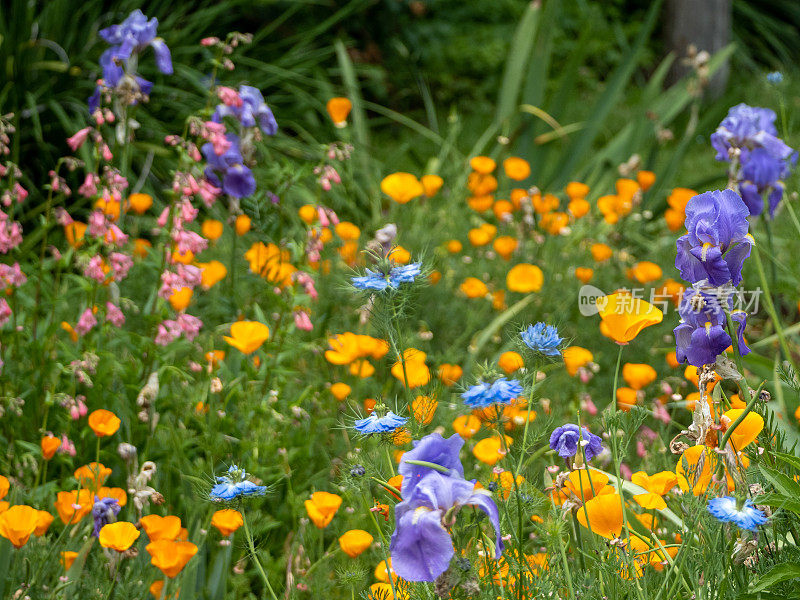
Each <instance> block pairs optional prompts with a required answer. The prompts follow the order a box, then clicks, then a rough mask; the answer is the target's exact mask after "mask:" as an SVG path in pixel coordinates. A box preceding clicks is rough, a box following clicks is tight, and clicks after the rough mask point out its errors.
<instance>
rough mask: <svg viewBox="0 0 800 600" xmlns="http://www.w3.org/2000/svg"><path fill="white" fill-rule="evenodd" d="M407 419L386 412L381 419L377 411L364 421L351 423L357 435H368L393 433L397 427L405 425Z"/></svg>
mask: <svg viewBox="0 0 800 600" xmlns="http://www.w3.org/2000/svg"><path fill="white" fill-rule="evenodd" d="M407 420H408V419H406V418H405V417H401V416H400V415H396V414H394V413H393V412H392V411H389V412H387V413H386V414H385V415H383V416H382V417H381V416H379V415H378V412H377V411H374V410H373V411H372V413H371V414H370V415H369V416H368V417H367V418H366V419H359V420H358V421H356V422H355V423H353V427H354V428H355V430H356V431H358V433H361V434H363V435H369V434H370V433H387V432H390V431H394V430H395V429H397V428H398V427H402V426H403V425H405V422H406V421H407Z"/></svg>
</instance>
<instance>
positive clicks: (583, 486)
mask: <svg viewBox="0 0 800 600" xmlns="http://www.w3.org/2000/svg"><path fill="white" fill-rule="evenodd" d="M606 485H608V475H606V474H605V473H603V472H602V471H597V470H595V469H588V472H587V469H586V468H583V469H575V470H574V471H571V472H570V474H569V476H568V477H567V480H566V481H565V482H564V491H566V492H569V493H571V494H572V495H573V496H575V498H578V499H579V500H581V501H582V502H586V501H587V500H591V499H592V498H594V497H595V496H599V495H600V494H602V493H603V489H604V488H605V487H606ZM612 491H613V490H612Z"/></svg>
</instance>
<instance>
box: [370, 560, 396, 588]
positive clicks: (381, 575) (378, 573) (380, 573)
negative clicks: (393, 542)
mask: <svg viewBox="0 0 800 600" xmlns="http://www.w3.org/2000/svg"><path fill="white" fill-rule="evenodd" d="M387 561H388V564H387ZM374 575H375V579H377V580H378V581H380V582H382V583H389V577H390V576H391V578H392V579H393V580H395V581H397V573H395V572H394V569H393V568H392V557H391V556H390V557H389V558H388V559H387V560H382V561H381V562H379V563H378V566H377V567H375V572H374Z"/></svg>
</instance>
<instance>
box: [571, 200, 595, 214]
mask: <svg viewBox="0 0 800 600" xmlns="http://www.w3.org/2000/svg"><path fill="white" fill-rule="evenodd" d="M591 208H592V205H591V204H589V203H588V202H587V201H586V200H584V199H583V198H575V199H574V200H570V201H569V204H567V210H568V211H569V213H570V214H571V215H572V216H573V217H575V218H576V219H580V218H581V217H584V216H586V215H587V214H589V211H590V210H591Z"/></svg>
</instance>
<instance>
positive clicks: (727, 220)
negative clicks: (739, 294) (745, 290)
mask: <svg viewBox="0 0 800 600" xmlns="http://www.w3.org/2000/svg"><path fill="white" fill-rule="evenodd" d="M749 214H750V211H749V210H748V209H747V205H746V204H745V203H744V201H743V200H742V199H741V198H740V197H739V195H738V194H737V193H736V192H734V191H733V190H721V191H719V190H717V191H713V192H706V193H704V194H698V195H697V196H695V197H694V198H692V199H691V200H689V203H688V204H687V205H686V230H687V231H688V233H687V234H686V235H684V236H681V237H680V238H678V241H677V248H678V255H677V257H676V258H675V267H676V268H677V269H678V270H679V271H680V272H681V277H683V278H684V279H686V280H687V281H691V282H692V283H697V282H699V281H702V280H704V279H706V280H708V282H709V284H710V285H712V286H720V285H724V284H726V283H728V282H731V283H732V284H733V285H734V286H736V285H739V283H741V281H742V264H743V263H744V260H745V259H746V258H747V257H748V256H750V248H751V246H752V245H753V238H752V237H751V236H750V234H748V232H747V231H748V228H749V223H748V221H747V217H748V215H749Z"/></svg>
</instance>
